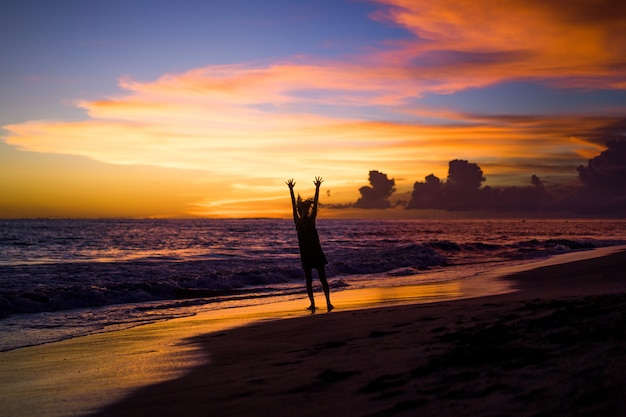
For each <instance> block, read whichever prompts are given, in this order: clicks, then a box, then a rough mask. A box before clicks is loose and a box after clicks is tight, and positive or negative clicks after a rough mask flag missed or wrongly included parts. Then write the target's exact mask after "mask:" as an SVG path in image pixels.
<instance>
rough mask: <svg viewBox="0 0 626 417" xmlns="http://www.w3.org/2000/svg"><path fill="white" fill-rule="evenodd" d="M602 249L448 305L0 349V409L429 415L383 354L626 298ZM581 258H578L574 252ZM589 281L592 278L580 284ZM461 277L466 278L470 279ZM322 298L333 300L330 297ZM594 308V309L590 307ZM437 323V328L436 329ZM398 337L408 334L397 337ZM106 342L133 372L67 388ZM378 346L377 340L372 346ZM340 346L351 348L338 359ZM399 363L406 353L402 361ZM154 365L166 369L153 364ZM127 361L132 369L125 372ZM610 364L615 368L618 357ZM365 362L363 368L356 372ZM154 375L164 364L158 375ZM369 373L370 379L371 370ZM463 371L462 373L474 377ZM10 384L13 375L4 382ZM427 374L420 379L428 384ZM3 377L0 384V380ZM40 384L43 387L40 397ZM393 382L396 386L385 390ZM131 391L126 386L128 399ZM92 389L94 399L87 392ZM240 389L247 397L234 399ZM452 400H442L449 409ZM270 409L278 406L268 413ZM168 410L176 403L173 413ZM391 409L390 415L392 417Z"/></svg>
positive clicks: (620, 260) (147, 330)
mask: <svg viewBox="0 0 626 417" xmlns="http://www.w3.org/2000/svg"><path fill="white" fill-rule="evenodd" d="M612 251H613V252H614V253H613V254H606V253H605V254H604V255H598V256H601V257H592V258H591V259H587V260H583V261H573V262H571V261H570V262H568V263H566V264H560V265H553V266H540V265H541V262H540V263H538V264H536V265H535V264H531V265H535V267H534V269H531V270H529V271H526V272H518V273H515V274H513V275H508V276H506V277H501V278H495V277H487V278H486V279H487V280H488V282H491V283H493V282H498V283H500V284H502V285H504V287H503V288H506V291H502V293H501V294H500V295H493V296H489V297H481V298H470V299H454V297H452V298H451V299H453V301H442V300H439V301H435V302H432V303H420V304H411V302H414V299H413V298H411V297H408V298H407V299H405V300H404V301H402V302H398V303H389V302H388V300H387V302H385V299H386V298H388V297H386V296H385V295H382V296H381V297H382V298H381V300H382V303H383V305H384V306H382V307H381V306H376V305H375V304H372V302H371V299H370V301H361V302H362V304H363V306H365V307H367V308H359V307H358V306H356V308H354V309H349V310H347V311H342V310H344V309H343V308H341V309H337V310H336V311H334V312H333V313H332V314H316V315H313V316H311V315H308V314H307V313H306V312H303V311H301V307H302V306H301V304H302V300H295V301H291V302H288V304H289V306H287V310H286V311H283V312H282V313H281V315H280V317H278V318H296V320H278V319H277V317H276V311H272V309H271V308H267V309H261V311H255V312H254V320H251V317H236V316H237V315H236V314H231V313H236V312H235V311H230V312H224V314H223V315H222V316H221V317H219V318H217V319H216V318H213V319H211V320H210V322H209V320H205V321H203V320H202V319H200V320H198V317H194V318H191V319H188V318H186V319H174V320H171V321H168V322H162V323H156V324H153V325H147V326H142V327H138V328H134V329H129V330H126V331H121V332H111V333H103V334H100V335H93V337H91V336H86V337H84V338H79V339H71V340H69V341H65V342H56V343H55V344H54V345H55V346H54V349H52V351H51V349H47V348H46V346H43V347H42V346H36V347H33V348H26V349H28V352H17V353H20V354H22V355H20V354H13V355H4V354H5V353H6V354H9V353H11V352H15V351H9V352H3V353H1V354H0V365H2V368H1V369H2V370H3V373H4V374H5V375H4V376H5V377H6V376H8V377H12V378H13V379H12V382H13V383H9V382H7V383H6V387H9V388H10V390H9V391H6V390H4V389H3V390H0V393H1V392H4V393H3V394H0V396H2V397H4V398H0V399H1V400H2V403H3V404H5V403H6V404H9V405H12V407H13V408H11V407H8V408H5V410H7V411H6V412H9V413H10V414H7V415H33V414H37V413H36V412H34V411H33V409H32V406H33V403H35V402H37V403H38V404H42V407H44V408H42V410H57V412H58V413H57V414H54V413H52V414H49V413H48V415H64V413H63V411H65V412H66V414H65V415H69V414H70V413H69V410H70V409H73V410H82V411H81V412H82V413H83V414H87V412H89V411H92V412H93V411H95V410H96V409H98V408H101V410H100V411H97V412H96V413H95V414H94V415H97V416H107V415H116V416H141V415H151V416H159V415H172V414H178V415H196V414H197V413H206V412H209V411H208V410H211V411H210V412H211V413H215V414H217V413H222V414H225V415H246V413H245V407H254V409H255V410H257V408H258V407H260V406H261V407H265V406H267V407H269V408H267V409H265V408H262V409H261V410H260V411H259V412H260V414H259V413H257V412H256V411H255V414H259V415H264V414H263V412H264V411H263V410H267V411H268V412H269V410H272V413H271V415H274V416H276V415H288V414H290V412H293V413H296V412H297V413H298V414H304V415H319V414H321V413H327V414H328V413H334V412H335V411H337V409H336V408H332V409H325V408H324V405H323V404H324V402H321V403H320V402H319V401H314V402H315V404H314V406H313V408H312V409H310V410H308V409H307V410H304V411H303V410H297V409H295V410H297V411H293V410H292V411H290V410H289V406H288V405H289V404H291V403H292V402H293V403H294V405H297V404H300V405H302V401H305V402H306V404H307V405H308V404H309V402H310V401H311V399H315V398H317V397H318V396H320V395H323V396H325V397H326V396H330V397H329V398H331V397H332V398H335V397H337V396H338V395H339V393H341V396H339V397H337V398H336V399H335V400H333V401H334V404H344V403H345V402H346V401H345V399H346V398H347V397H346V396H348V397H354V400H353V401H349V404H347V405H345V404H344V405H343V406H347V407H348V408H347V409H348V410H356V409H359V407H362V406H364V404H365V405H367V406H366V407H365V408H363V410H364V412H365V411H367V413H366V414H370V411H371V413H372V414H373V415H377V414H376V413H374V411H375V410H381V412H383V411H384V410H387V411H389V410H391V409H393V407H395V406H398V404H403V403H404V402H406V401H409V402H410V401H416V403H415V404H413V405H410V404H404V406H403V407H407V410H409V411H411V412H415V411H416V410H417V411H421V410H430V411H431V412H433V411H434V412H436V413H437V410H435V409H434V408H433V407H435V408H436V407H437V405H436V404H439V403H438V402H437V401H434V400H433V399H432V398H427V397H424V396H418V397H419V398H418V397H415V395H409V394H410V393H407V392H408V391H410V390H408V389H407V386H408V385H410V384H414V385H415V384H417V382H416V381H418V379H417V378H413V377H408V376H406V373H407V372H408V371H407V369H412V370H411V371H410V372H409V374H411V373H412V372H414V371H415V369H417V368H415V369H413V368H411V366H414V365H411V366H408V365H407V364H406V363H404V364H403V365H402V366H400V365H398V364H397V363H396V362H398V361H399V359H394V358H395V357H396V356H398V357H405V356H407V355H408V356H411V355H417V356H416V358H417V359H415V361H417V362H419V361H420V360H422V361H423V357H424V356H428V354H427V353H424V352H422V353H423V354H424V355H418V354H417V353H416V352H412V349H411V348H410V347H411V346H414V345H417V346H422V345H427V344H428V343H431V344H432V346H433V347H432V349H435V350H436V349H437V348H439V349H443V348H442V347H441V346H438V345H437V343H439V344H440V345H441V343H442V342H437V341H436V340H432V339H433V335H435V336H437V337H439V336H443V335H446V334H447V335H448V337H449V338H453V336H454V335H455V334H456V335H457V336H458V335H459V334H463V331H466V332H467V331H468V330H467V329H464V326H462V325H458V326H456V327H455V326H454V325H453V326H452V327H450V326H451V325H450V324H449V323H450V322H451V321H450V319H451V318H452V317H456V322H457V323H460V322H463V323H472V322H473V321H472V320H474V322H476V323H485V325H487V324H494V323H493V322H494V320H495V324H494V325H496V324H498V322H497V321H498V317H501V316H507V315H508V316H510V315H512V314H514V315H518V316H521V315H522V314H520V313H519V312H518V310H519V309H520V308H523V307H524V305H526V304H528V303H529V302H530V303H531V304H532V303H533V302H534V301H533V300H534V299H538V298H540V299H541V300H542V301H536V302H535V304H536V309H535V310H536V311H541V312H543V314H545V313H546V311H551V309H552V310H554V311H556V310H557V309H558V308H559V307H557V306H555V305H552V304H551V303H550V301H549V300H552V299H571V302H573V303H579V304H580V303H582V304H581V306H582V307H581V306H579V307H581V308H583V307H584V305H583V304H585V303H587V302H585V301H584V297H587V296H589V295H591V294H595V296H596V297H598V296H599V297H602V294H618V293H623V292H624V291H626V283H625V282H624V280H623V279H620V278H621V277H622V276H623V272H622V271H623V270H624V266H625V265H626V252H625V251H624V248H621V249H619V248H612ZM608 252H610V251H608ZM580 253H584V252H578V253H577V254H580ZM537 265H539V266H537ZM559 271H560V272H559ZM563 271H569V272H567V273H568V274H570V275H569V276H570V280H569V281H567V282H563V278H562V276H563ZM572 274H573V275H572ZM598 274H599V275H598ZM590 276H593V277H595V278H594V280H593V282H592V283H591V284H590V282H589V277H590ZM572 277H573V278H572ZM466 280H467V281H468V282H469V281H471V280H472V278H467V279H466ZM538 280H541V282H538ZM461 281H465V280H461ZM512 283H514V284H513V285H515V286H516V291H515V292H510V291H512V290H513V288H511V284H512ZM481 285H484V284H481ZM422 287H423V286H422ZM355 291H356V290H355ZM349 292H350V291H349V290H347V291H342V292H337V294H336V296H337V297H338V298H339V299H340V298H341V296H340V295H341V294H342V293H346V294H345V296H346V297H348V296H349ZM396 296H397V295H396ZM607 297H613V296H607ZM356 298H358V297H354V294H353V296H352V302H354V303H356V304H358V303H359V301H358V300H357V299H356ZM546 299H547V300H546ZM596 301H597V300H596ZM333 302H334V303H336V305H344V304H343V302H339V300H338V301H335V299H334V298H333ZM422 302H423V300H422ZM612 302H613V303H617V304H616V305H623V304H624V303H626V301H625V300H622V299H620V298H619V297H618V298H617V299H613V300H612ZM594 303H595V304H598V303H597V302H591V304H594ZM620 303H622V304H620ZM587 304H589V303H587ZM270 307H271V306H270ZM587 307H589V306H587ZM253 308H254V307H253ZM257 309H258V306H257ZM232 310H236V309H232ZM533 312H534V311H533ZM322 313H323V312H322ZM531 316H532V314H531ZM238 320H239V322H237V321H238ZM250 323H252V324H250ZM500 324H502V323H500ZM233 325H234V327H233ZM220 326H221V328H220ZM413 327H416V328H415V329H413V330H414V331H413V334H409V333H411V332H409V331H408V330H409V329H412V328H413ZM227 328H228V330H225V329H227ZM441 328H443V329H444V330H439V331H435V330H436V329H441ZM221 329H224V330H221ZM427 329H430V330H428V331H427ZM454 332H456V333H454ZM459 332H460V333H459ZM405 333H407V334H405ZM474 333H475V332H474ZM408 336H411V338H410V339H408V340H405V339H406V337H408ZM403 337H404V338H405V339H403ZM458 337H460V336H458ZM112 339H113V340H112ZM360 339H363V340H360ZM394 340H395V341H394ZM392 341H393V343H392ZM112 342H115V343H113V345H116V349H117V354H116V355H117V356H118V358H117V359H118V360H119V361H120V362H119V363H117V364H115V363H107V364H106V366H108V367H112V368H115V367H116V366H118V367H120V369H122V368H123V369H124V371H125V372H126V373H127V374H133V373H135V375H134V376H132V377H128V375H126V376H125V375H124V374H119V373H118V374H116V372H112V373H106V372H104V373H102V372H100V373H98V372H95V373H93V374H92V375H91V376H92V377H93V378H94V380H93V381H91V382H90V383H89V384H87V385H86V386H82V387H81V388H80V389H79V387H77V386H75V385H72V384H80V383H81V381H82V382H84V381H85V380H86V379H88V378H86V377H85V376H86V375H87V376H89V372H90V369H88V368H89V367H90V366H94V364H96V365H97V364H98V363H100V366H99V367H100V368H102V367H103V366H104V365H105V364H102V363H101V362H102V360H100V362H99V360H98V358H97V356H98V355H99V354H102V353H104V352H105V351H106V349H107V348H110V347H111V345H112ZM373 342H376V343H373ZM381 342H383V344H382V345H380V346H378V345H377V344H379V343H381ZM407 346H408V347H407ZM349 351H353V352H352V353H351V354H348V353H350V352H349ZM358 351H361V352H369V356H368V357H367V358H363V357H361V355H360V354H357V352H358ZM392 353H393V355H391V354H392ZM59 354H60V355H61V356H62V357H59ZM390 355H391V356H390ZM11 356H12V358H11ZM93 356H95V357H96V358H95V359H94V358H93ZM408 356H407V357H408ZM15 357H17V358H18V359H19V360H21V361H22V363H23V364H25V367H24V368H22V369H21V370H22V371H28V372H35V373H36V372H37V370H38V369H39V370H40V371H41V369H45V368H46V367H48V368H49V369H51V370H52V372H51V374H50V378H52V379H47V380H43V381H40V383H38V384H34V381H33V380H32V379H30V380H29V377H28V376H26V375H25V374H27V373H28V372H24V375H22V376H21V377H20V375H19V371H20V369H19V367H18V368H16V367H15V366H13V364H14V362H10V361H11V359H15ZM207 357H208V358H209V360H208V361H207V360H206V358H207ZM320 357H322V358H323V360H320V359H319V358H320ZM420 358H421V359H420ZM86 359H91V361H89V360H87V361H86V362H85V364H84V369H83V372H82V376H76V378H75V380H70V381H68V380H67V376H68V375H67V374H66V373H65V374H63V378H58V379H59V381H58V382H62V384H65V386H66V387H67V388H68V389H70V390H72V389H73V390H74V391H73V392H70V393H67V395H66V396H61V398H59V395H58V394H59V393H58V392H57V390H55V388H56V389H58V387H59V385H56V384H55V381H54V378H55V376H54V375H53V374H54V371H55V369H56V367H61V366H63V362H67V361H68V360H69V361H70V364H71V365H70V368H71V367H72V366H73V367H77V368H80V367H81V360H86ZM622 359H623V357H622ZM406 360H408V359H407V358H406V357H405V358H404V359H402V361H406ZM72 361H74V362H72ZM159 361H166V362H167V363H166V364H165V365H164V366H160V365H159ZM131 362H132V363H133V366H134V367H135V368H136V369H127V368H125V367H127V366H128V364H129V363H131ZM392 362H393V363H392ZM417 362H416V363H417ZM9 363H11V366H13V367H12V368H11V369H9V367H8V364H9ZM348 365H350V366H348ZM407 366H408V368H407ZM619 366H623V361H622V362H620V365H619ZM364 367H365V368H367V369H363V368H364ZM163 368H167V369H166V370H165V374H164V373H163V372H164V369H163ZM452 368H453V367H452ZM618 368H619V367H618ZM168 369H169V370H168ZM172 369H177V370H176V371H172ZM443 369H447V368H445V367H443ZM620 369H623V368H620ZM10 371H13V373H11V372H10ZM41 372H43V371H41ZM168 372H169V373H168ZM376 372H378V376H376V375H375V374H376ZM468 372H469V373H470V374H471V373H472V372H474V373H475V372H476V371H475V370H473V371H468ZM385 375H391V376H390V377H386V376H385ZM16 377H17V378H21V379H19V380H15V378H16ZM432 377H433V376H432V375H430V376H429V378H431V379H432ZM125 378H126V379H125ZM129 378H130V379H129ZM133 378H135V379H133ZM137 378H138V379H137ZM368 378H369V379H368ZM394 378H395V379H394ZM396 379H397V380H396ZM483 379H484V378H483ZM3 380H5V381H7V379H6V378H3ZM376 381H377V382H376ZM42 386H43V387H44V388H47V389H48V390H49V391H48V392H43V394H42V390H41V388H42ZM624 386H626V385H624ZM6 387H5V388H6ZM288 387H291V388H290V389H289V388H288ZM294 387H300V388H302V387H305V388H306V389H305V388H302V389H300V388H298V389H296V388H294ZM367 387H369V388H367ZM393 387H396V388H394V389H393V390H392V388H393ZM20 388H23V390H20ZM131 388H132V389H133V391H131V392H130V393H129V391H128V390H129V389H131ZM339 388H341V389H339ZM32 390H38V393H39V394H38V395H39V396H40V397H41V398H40V400H41V401H35V400H33V398H32V397H30V396H29V392H30V393H32ZM81 390H82V391H81ZM19 391H21V392H19ZM102 391H106V392H108V393H109V394H110V393H113V394H114V397H113V398H115V399H116V400H118V401H117V402H115V403H113V404H108V403H109V402H110V398H109V400H108V401H107V398H106V397H107V395H105V394H103V393H102ZM391 391H393V392H391ZM405 391H406V392H405ZM495 391H498V390H497V389H496V390H495ZM495 391H494V392H495ZM98 392H100V394H94V393H98ZM242 394H246V396H245V398H244V399H242ZM499 394H501V393H499ZM80 395H88V396H89V397H88V398H87V399H86V400H85V399H83V401H87V402H88V403H90V406H89V407H87V408H85V406H86V404H83V405H82V406H81V405H80V404H76V403H72V402H71V401H72V398H75V397H77V396H80ZM433 395H435V394H433ZM407 396H408V397H407ZM371 397H376V398H378V399H372V398H371ZM379 397H380V398H379ZM414 397H415V398H417V399H415V398H414ZM120 398H124V399H121V400H120ZM342 398H343V400H344V401H343V402H342ZM407 398H409V399H407ZM410 398H414V400H410ZM457 400H458V399H457ZM457 400H455V401H456V402H455V401H453V402H452V403H450V404H456V403H457V402H458V401H457ZM59 401H60V403H59ZM324 401H330V400H324ZM459 401H460V400H459ZM392 403H393V404H392ZM64 404H65V408H64ZM106 404H108V405H106ZM277 404H278V405H279V406H280V408H279V410H281V411H277V409H276V405H277ZM420 404H421V405H420ZM174 406H175V407H176V408H172V407H174ZM45 407H48V408H45ZM102 407H103V408H102ZM272 407H273V408H272ZM24 408H27V409H28V412H26V410H25V409H24ZM282 411H284V412H282ZM396 411H398V412H400V411H401V410H396ZM396 411H394V412H393V413H392V414H393V415H396ZM449 411H450V412H452V411H451V410H449ZM20 412H21V413H22V414H20ZM268 415H269V414H268ZM380 415H389V414H380ZM397 415H402V414H401V413H400V414H397ZM407 415H411V413H410V412H409V413H408V414H407Z"/></svg>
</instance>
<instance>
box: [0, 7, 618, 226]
mask: <svg viewBox="0 0 626 417" xmlns="http://www.w3.org/2000/svg"><path fill="white" fill-rule="evenodd" d="M625 28H626V3H624V2H623V1H614V0H611V1H607V0H600V1H597V0H593V1H592V0H569V1H567V2H566V1H563V0H511V1H507V2H502V1H496V0H481V1H467V0H462V1H461V0H439V1H437V2H432V1H429V0H356V1H354V0H345V1H344V0H266V1H263V2H258V1H250V0H248V1H243V0H223V1H222V0H204V1H199V0H198V1H195V0H176V1H159V0H133V1H120V0H108V1H84V0H56V1H54V2H50V1H38V0H26V1H24V0H21V1H14V0H7V1H3V2H2V5H1V6H0V127H1V130H0V195H1V196H2V197H1V198H0V218H25V217H190V216H202V217H288V216H289V215H290V206H289V205H290V200H289V192H288V191H289V190H288V188H287V186H286V185H285V181H286V180H287V179H290V178H293V179H294V180H295V181H296V188H295V189H296V192H299V193H302V195H303V196H305V197H306V196H309V195H312V194H313V192H314V186H313V180H314V178H315V177H316V176H322V177H323V178H324V183H323V184H322V191H321V200H322V204H324V206H323V209H322V211H321V214H320V215H324V216H327V217H350V216H356V217H364V216H365V217H367V216H378V217H380V216H382V217H385V216H386V217H398V216H417V217H419V215H420V214H419V210H418V208H439V209H441V208H443V209H449V208H450V207H449V206H446V204H448V203H446V204H444V203H443V202H442V201H443V200H440V201H439V205H438V206H437V207H435V206H432V207H431V206H429V204H430V203H427V202H425V201H426V200H428V199H425V198H424V194H419V193H422V192H423V187H422V188H420V187H421V186H422V185H423V184H422V183H424V184H425V183H426V182H428V181H427V179H426V178H427V177H428V176H429V175H432V176H433V177H434V178H437V179H439V180H440V183H441V184H440V185H441V186H442V187H444V188H445V187H446V186H448V185H449V187H448V190H452V189H453V185H454V184H453V183H455V180H458V178H456V179H455V178H454V176H455V175H458V174H452V171H451V169H452V167H455V169H456V168H458V167H464V168H467V169H468V170H469V172H470V173H469V174H468V175H471V174H472V173H476V172H478V171H477V169H478V170H480V172H481V173H482V174H481V175H482V178H484V180H482V181H480V180H479V181H478V183H472V187H474V188H476V187H481V190H483V191H484V190H487V191H489V196H490V198H491V199H494V201H495V199H497V198H500V197H501V196H502V195H501V194H499V193H500V191H498V192H495V191H494V190H507V189H508V190H510V189H513V188H515V189H520V187H522V188H523V187H529V186H530V187H538V186H541V187H543V188H544V189H545V190H547V191H546V192H547V193H548V194H550V196H551V198H552V196H554V195H557V194H558V193H557V191H558V190H560V193H561V194H559V195H565V194H566V193H565V191H563V190H564V189H572V190H578V191H576V193H578V194H577V195H578V196H579V197H577V198H579V200H580V195H581V191H580V190H581V189H583V191H584V190H585V189H586V188H585V187H587V188H589V189H590V190H591V191H594V190H595V191H597V192H598V193H600V191H599V190H600V189H602V190H604V189H605V188H606V187H605V186H604V185H601V184H606V183H611V184H614V185H613V188H611V190H610V193H609V192H606V193H605V194H602V195H615V194H616V190H617V193H618V194H620V195H621V194H622V192H623V191H624V189H625V188H626V187H625V186H624V183H623V182H619V181H613V182H610V181H609V182H606V181H604V180H603V178H606V177H607V176H610V175H612V174H614V173H624V172H626V170H625V169H624V168H626V167H624V166H623V165H624V164H626V162H620V155H622V154H621V153H620V152H622V151H621V149H622V147H620V146H619V144H618V145H615V146H614V147H613V149H609V146H608V145H607V143H608V142H609V141H610V140H616V139H617V140H620V139H622V138H624V136H625V135H626V58H624V51H625V50H626V30H624V29H625ZM603 152H604V153H603ZM616 160H617V162H615V161H616ZM452 161H462V162H454V163H452ZM463 161H464V162H463ZM607 161H610V163H609V162H607ZM581 167H582V169H581ZM598 167H600V168H598ZM602 167H610V169H609V168H607V169H605V171H606V172H605V171H602V169H604V168H602ZM464 168H463V169H464ZM372 172H374V174H373V175H372ZM457 172H462V171H457ZM598 172H600V174H602V175H600V174H598ZM594 175H595V176H594ZM533 176H535V177H536V178H537V180H533V179H532V178H534V177H533ZM433 177H429V178H430V179H431V180H432V179H433ZM451 177H452V178H451ZM478 178H479V179H480V178H481V177H480V175H479V176H478ZM376 181H381V182H382V184H383V185H382V187H383V190H384V192H383V194H382V195H381V196H380V199H381V200H382V203H383V204H382V205H381V204H377V203H376V201H374V204H369V203H368V201H369V200H368V199H369V198H371V197H372V196H376V191H377V190H378V189H379V188H378V186H377V183H376ZM461 183H463V181H461ZM470 183H471V181H470ZM430 184H431V185H432V184H435V182H432V181H431V182H430ZM456 184H457V186H458V184H459V182H458V181H457V182H456ZM594 187H595V188H594ZM502 192H504V191H502ZM555 193H556V194H555ZM572 193H574V191H572ZM418 194H419V195H418ZM461 194H462V193H461ZM461 194H459V195H461ZM570 194H571V193H570ZM587 194H589V193H587ZM623 194H624V196H626V193H623ZM507 195H510V193H509V194H507ZM571 195H574V194H571ZM594 195H597V196H600V194H594ZM470 197H471V196H469V194H468V198H470ZM568 198H569V200H568V199H567V198H565V197H563V198H561V200H559V201H560V203H559V204H560V206H559V204H556V203H555V202H554V201H555V199H554V198H552V199H551V200H550V201H552V203H551V205H546V206H545V207H542V209H544V210H553V209H556V208H557V207H562V206H563V204H568V202H569V203H571V202H572V201H579V200H575V199H573V198H574V197H571V196H570V197H568ZM598 198H599V197H598ZM418 200H419V204H418V203H417V201H418ZM513 200H514V199H511V201H513ZM429 201H430V200H429ZM546 201H547V200H546ZM620 201H621V202H620ZM457 203H459V202H457ZM459 204H461V203H459ZM494 204H495V203H494ZM496 205H497V204H496ZM407 206H408V207H410V208H411V207H412V208H416V210H407V209H406V207H407ZM498 207H500V208H502V204H500V205H499V206H498ZM607 207H608V206H607ZM611 207H618V209H624V208H626V198H624V199H623V200H619V201H617V200H615V201H613V203H612V205H611ZM456 208H457V209H459V208H460V209H464V208H465V207H462V205H461V206H459V207H456ZM368 209H370V210H371V211H368ZM618 211H619V210H618ZM624 211H626V210H624Z"/></svg>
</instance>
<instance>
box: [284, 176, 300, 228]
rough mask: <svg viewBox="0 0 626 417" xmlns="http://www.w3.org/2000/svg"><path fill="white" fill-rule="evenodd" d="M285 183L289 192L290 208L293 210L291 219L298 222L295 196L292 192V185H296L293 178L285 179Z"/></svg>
mask: <svg viewBox="0 0 626 417" xmlns="http://www.w3.org/2000/svg"><path fill="white" fill-rule="evenodd" d="M285 184H287V186H288V187H289V193H290V194H291V209H292V210H293V221H294V223H296V224H297V223H298V211H297V210H296V196H295V195H294V194H293V187H294V186H295V185H296V183H295V182H294V180H293V178H292V179H290V180H287V181H285Z"/></svg>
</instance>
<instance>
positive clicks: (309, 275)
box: [304, 269, 315, 312]
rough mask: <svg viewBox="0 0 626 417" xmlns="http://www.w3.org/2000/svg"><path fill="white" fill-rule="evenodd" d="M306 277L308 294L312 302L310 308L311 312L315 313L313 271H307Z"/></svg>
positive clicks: (305, 271)
mask: <svg viewBox="0 0 626 417" xmlns="http://www.w3.org/2000/svg"><path fill="white" fill-rule="evenodd" d="M304 276H305V277H306V293H307V294H308V295H309V300H311V305H310V306H309V308H308V309H309V310H311V311H313V312H314V311H315V298H313V275H312V269H305V270H304Z"/></svg>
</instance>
